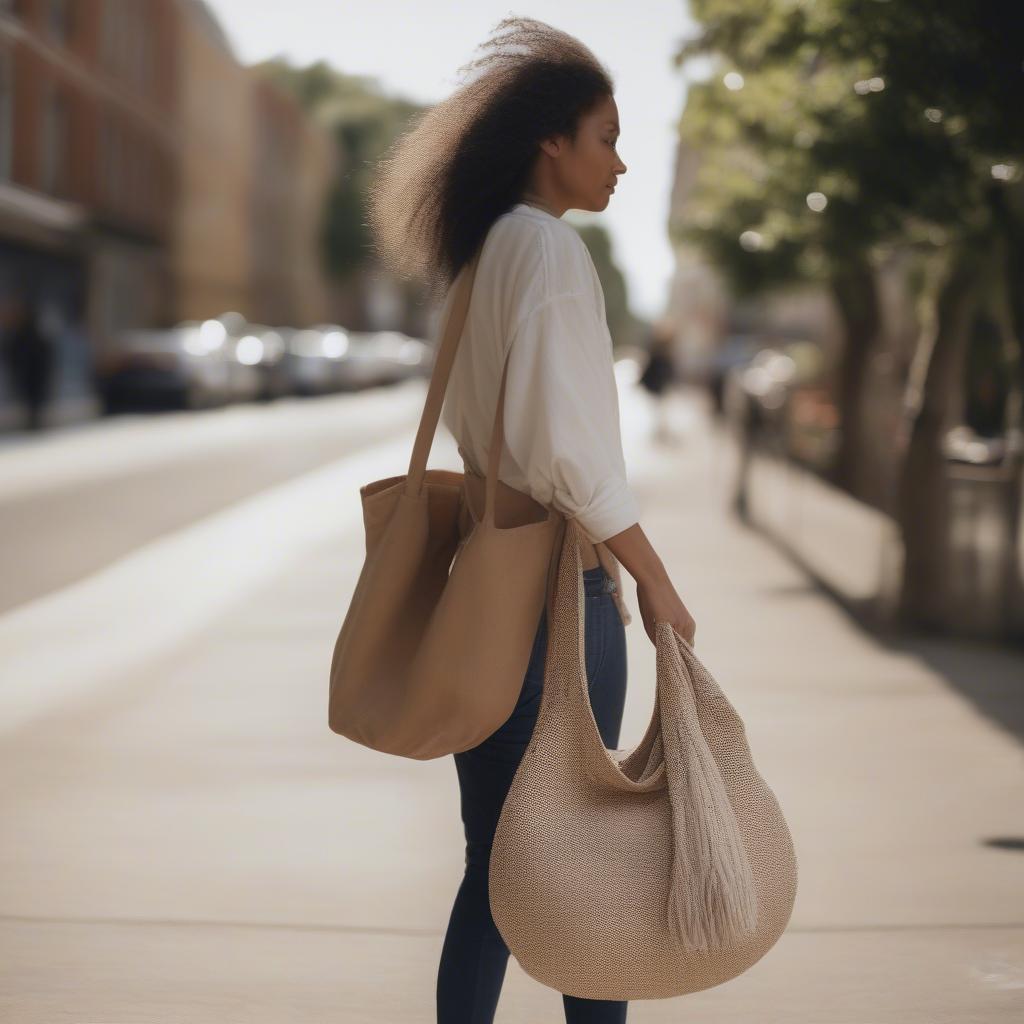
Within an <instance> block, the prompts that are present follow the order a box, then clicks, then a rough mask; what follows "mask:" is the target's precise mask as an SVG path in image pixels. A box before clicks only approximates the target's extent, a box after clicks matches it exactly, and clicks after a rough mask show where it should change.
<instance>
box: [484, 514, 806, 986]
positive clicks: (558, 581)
mask: <svg viewBox="0 0 1024 1024" xmlns="http://www.w3.org/2000/svg"><path fill="white" fill-rule="evenodd" d="M557 561H558V565H557V570H556V571H554V572H553V573H552V577H553V581H554V582H553V586H554V588H555V594H554V598H553V602H554V603H553V605H551V604H549V607H548V622H549V626H550V629H549V634H548V636H549V639H548V652H547V661H546V664H545V674H544V689H543V696H542V698H541V705H540V709H539V712H538V718H537V723H536V725H535V727H534V732H533V735H532V737H531V739H530V743H529V745H528V746H527V749H526V752H525V754H524V756H523V759H522V761H521V763H520V765H519V768H518V770H517V771H516V774H515V776H514V778H513V781H512V785H511V788H510V790H509V792H508V795H507V797H506V799H505V802H504V805H503V807H502V811H501V816H500V818H499V820H498V826H497V830H496V833H495V836H494V842H493V845H492V847H491V858H490V876H489V884H490V903H491V912H492V915H493V917H494V921H495V924H496V925H497V927H498V930H499V932H500V933H501V936H502V938H503V939H504V940H505V943H506V945H507V946H508V948H509V950H510V952H511V953H512V954H513V955H514V956H515V958H516V959H517V960H518V961H519V963H520V964H521V965H522V967H523V969H524V970H525V971H526V973H527V974H529V975H530V976H531V977H533V978H535V979H536V980H538V981H540V982H542V983H543V984H545V985H549V986H551V987H552V988H555V989H557V990H558V991H559V992H564V993H566V994H568V995H573V996H580V997H582V998H586V999H663V998H666V997H669V996H677V995H682V994H684V993H687V992H696V991H698V990H700V989H705V988H710V987H712V986H714V985H720V984H721V983H722V982H724V981H728V980H729V979H730V978H734V977H736V975H738V974H740V973H741V972H743V971H745V970H746V969H747V968H748V967H750V966H751V965H752V964H754V963H756V962H757V961H758V960H760V959H761V957H763V956H764V955H765V953H766V952H767V951H768V950H769V949H770V948H771V947H772V946H773V945H774V944H775V942H776V940H777V939H778V938H779V936H780V935H781V934H782V932H783V930H784V929H785V927H786V925H787V923H788V921H789V918H790V914H791V911H792V908H793V903H794V901H795V898H796V881H797V865H796V856H795V853H794V850H793V843H792V839H791V837H790V833H789V829H788V827H787V824H786V821H785V819H784V818H783V816H782V812H781V811H780V809H779V805H778V802H777V801H776V799H775V796H774V794H773V793H772V791H771V790H770V789H769V788H768V786H767V784H766V783H765V781H764V779H762V778H761V776H760V775H759V774H758V771H757V769H756V767H755V766H754V763H753V760H752V758H751V753H750V748H749V746H748V745H747V739H746V734H745V731H744V727H743V722H742V720H741V719H740V717H739V715H737V713H736V711H735V710H734V709H733V707H732V705H731V704H730V703H729V701H728V699H727V698H726V696H725V694H723V693H722V690H721V689H720V688H719V686H718V684H717V683H716V682H715V680H714V679H713V678H712V677H711V673H710V672H709V671H708V670H707V668H705V667H704V665H703V664H702V663H701V661H700V660H699V659H698V658H697V655H696V654H694V651H693V648H692V647H691V646H690V644H689V643H688V642H687V641H686V640H685V639H684V638H683V637H681V636H680V635H679V633H678V632H676V630H675V629H674V628H673V626H672V625H671V624H670V623H668V622H659V623H658V624H657V627H656V632H657V645H656V646H657V654H656V663H657V696H656V699H655V706H654V713H653V715H652V717H651V722H650V725H649V726H648V727H647V731H646V733H645V734H644V737H643V739H642V740H641V741H640V743H639V745H638V746H637V747H636V748H635V749H633V750H608V749H606V748H605V746H604V744H603V742H602V740H601V734H600V732H599V731H598V728H597V723H596V721H595V720H594V715H593V711H592V710H591V706H590V699H589V690H588V687H587V672H586V664H585V660H584V634H583V623H584V616H585V611H584V587H583V580H582V567H581V562H580V548H579V534H578V526H577V524H576V523H575V522H574V521H573V520H568V522H567V528H566V531H565V534H564V543H563V545H562V548H561V553H560V557H559V558H558V560H557Z"/></svg>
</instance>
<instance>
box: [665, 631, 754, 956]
mask: <svg viewBox="0 0 1024 1024" xmlns="http://www.w3.org/2000/svg"><path fill="white" fill-rule="evenodd" d="M658 629H659V630H661V629H665V630H667V631H668V637H667V638H665V639H666V640H667V641H668V642H667V643H662V644H660V645H659V647H658V651H659V658H660V659H667V662H666V663H665V664H662V665H660V666H659V670H658V676H659V678H660V679H669V680H674V681H676V682H677V684H678V685H677V686H676V687H675V690H676V694H677V695H678V699H677V700H668V701H666V700H664V699H663V698H659V699H660V700H661V708H662V737H663V744H662V745H663V747H664V756H665V771H666V777H667V780H668V789H669V800H670V802H671V807H672V828H673V834H674V844H673V854H672V875H671V881H670V883H669V892H668V928H669V933H670V934H671V936H672V937H673V939H675V941H677V942H679V943H680V944H681V945H682V946H683V947H684V948H687V949H695V950H703V951H708V950H714V949H724V948H726V947H729V946H732V945H735V944H736V943H737V942H739V941H740V940H742V939H743V938H745V937H747V936H749V935H750V934H751V933H752V932H753V931H754V930H755V928H756V927H757V891H756V889H755V886H754V876H753V872H752V870H751V867H750V860H749V858H748V856H747V851H746V848H745V846H744V845H743V839H742V837H741V836H740V830H739V825H738V823H737V821H736V813H735V811H734V809H733V806H732V804H731V803H730V801H729V797H728V794H727V793H726V790H725V783H724V782H723V781H722V775H721V772H720V771H719V770H718V765H717V763H716V762H715V759H714V756H713V755H712V753H711V751H710V749H709V748H708V744H707V740H706V739H705V738H704V733H703V731H702V730H701V727H700V721H699V719H698V717H697V705H696V702H695V699H694V694H693V692H692V690H691V685H690V682H689V679H688V673H687V671H686V669H685V667H684V665H683V663H682V654H681V652H680V651H679V646H678V645H679V644H681V643H686V641H685V640H683V639H682V638H680V637H679V634H678V633H676V631H675V629H674V628H673V627H672V625H671V624H670V623H667V622H666V623H659V624H658ZM677 704H678V708H677V707H675V705H677Z"/></svg>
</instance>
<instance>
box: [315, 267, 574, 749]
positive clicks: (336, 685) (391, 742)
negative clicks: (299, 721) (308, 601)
mask: <svg viewBox="0 0 1024 1024" xmlns="http://www.w3.org/2000/svg"><path fill="white" fill-rule="evenodd" d="M479 257H480V250H478V251H477V253H476V255H475V256H474V257H473V259H472V260H471V261H470V262H469V263H468V264H467V265H466V266H465V267H464V268H463V270H462V271H460V274H459V276H458V277H457V279H456V280H455V282H453V284H452V287H453V288H455V289H456V291H455V294H454V295H453V297H452V306H451V311H450V313H449V317H448V320H447V323H446V325H445V332H444V337H443V340H442V342H441V345H440V347H439V349H438V352H437V355H436V358H435V362H434V368H433V371H432V373H431V378H430V386H429V388H428V390H427V397H426V401H425V403H424V406H423V413H422V416H421V418H420V424H419V430H418V431H417V434H416V441H415V444H414V446H413V451H412V458H411V460H410V463H409V471H408V473H407V474H405V475H401V476H391V477H386V478H384V479H380V480H375V481H373V482H372V483H368V484H365V485H364V486H363V487H361V488H360V489H359V494H360V498H361V501H362V509H363V525H364V531H365V534H366V556H365V559H364V562H363V566H362V569H361V571H360V574H359V579H358V581H357V582H356V586H355V591H354V593H353V595H352V598H351V601H350V603H349V607H348V610H347V612H346V614H345V617H344V620H343V622H342V624H341V629H340V631H339V633H338V637H337V640H336V641H335V645H334V653H333V656H332V659H331V671H330V695H329V699H328V722H329V725H330V728H331V730H332V731H333V732H336V733H338V734H340V735H342V736H346V737H348V738H349V739H351V740H354V741H355V742H356V743H361V744H363V745H365V746H367V747H372V748H373V749H374V750H380V751H382V752H384V753H388V754H399V755H402V756H404V757H411V758H416V759H419V760H428V759H430V758H435V757H443V756H444V755H446V754H453V753H456V752H459V751H462V750H467V749H469V748H470V747H474V746H476V745H477V744H478V743H480V742H482V741H483V740H485V739H486V738H487V737H488V736H489V735H490V734H491V733H493V732H494V731H495V730H496V729H497V728H498V727H499V726H500V725H501V724H502V723H503V722H504V721H505V720H506V719H507V718H508V716H509V715H510V714H511V713H512V710H513V708H514V707H515V704H516V701H517V700H518V698H519V693H520V691H521V689H522V685H523V678H524V676H525V675H526V669H527V666H528V664H529V661H530V653H531V651H532V648H533V640H534V636H535V635H536V632H537V626H538V623H539V622H540V616H541V613H542V611H543V608H544V601H545V597H546V594H547V589H548V586H549V581H550V577H551V575H552V573H553V569H552V566H553V563H554V555H555V554H556V553H557V551H558V549H559V540H560V537H561V535H562V532H563V530H564V524H565V521H566V520H565V517H564V516H563V515H562V514H561V513H559V512H558V511H557V510H555V509H549V508H547V507H546V506H544V505H542V504H541V503H539V502H537V501H535V500H534V499H533V498H532V497H530V496H529V495H526V494H524V493H522V492H521V491H518V490H516V489H515V488H512V487H509V486H508V485H507V484H505V483H502V482H501V481H499V480H498V465H499V459H500V454H501V449H502V444H503V442H504V429H503V423H502V415H503V411H504V404H505V378H506V375H507V371H508V359H507V357H506V361H505V365H504V369H503V370H502V376H501V385H500V388H499V393H498V403H497V409H496V411H495V414H494V428H493V430H492V433H491V446H490V452H489V458H488V465H487V475H486V479H485V480H481V479H480V477H479V476H478V475H476V474H468V473H458V472H454V471H452V470H444V469H429V470H428V469H427V468H426V463H427V456H428V455H429V453H430V447H431V445H432V443H433V440H434V434H435V432H436V430H437V422H438V419H439V418H440V415H441V407H442V402H443V400H444V393H445V389H446V388H447V386H448V378H449V376H450V374H451V368H452V364H453V363H454V360H455V353H456V350H457V347H458V343H459V339H460V337H461V335H462V330H463V326H464V324H465V320H466V313H467V310H468V308H469V300H470V296H471V294H472V289H473V281H474V279H475V277H476V268H477V263H478V261H479ZM460 451H461V448H460ZM464 468H465V465H464ZM481 499H482V504H483V507H482V508H481V507H480V506H481Z"/></svg>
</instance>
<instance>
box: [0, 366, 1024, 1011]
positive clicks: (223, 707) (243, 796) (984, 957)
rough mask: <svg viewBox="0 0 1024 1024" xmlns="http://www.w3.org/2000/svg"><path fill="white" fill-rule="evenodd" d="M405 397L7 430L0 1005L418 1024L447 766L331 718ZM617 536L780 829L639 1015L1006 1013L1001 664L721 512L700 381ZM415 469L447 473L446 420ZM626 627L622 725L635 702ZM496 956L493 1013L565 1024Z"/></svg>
mask: <svg viewBox="0 0 1024 1024" xmlns="http://www.w3.org/2000/svg"><path fill="white" fill-rule="evenodd" d="M424 387H425V384H424V382H422V381H416V382H410V383H408V384H403V385H401V386H398V387H396V388H393V389H385V390H376V391H374V390H371V391H367V392H363V393H360V394H357V395H347V396H336V397H330V398H325V399H317V400H315V401H309V402H298V401H283V402H279V403H274V404H272V405H267V406H259V405H252V406H238V407H234V408H230V409H226V410H220V411H212V412H204V413H199V414H187V413H186V414H174V415H167V416H158V417H145V416H137V417H125V418H123V419H121V418H118V419H115V420H114V421H100V422H97V423H94V424H88V425H85V426H81V427H78V428H75V429H73V430H67V431H61V432H54V433H53V434H51V435H48V436H44V437H41V438H38V439H33V440H31V441H25V442H21V443H9V444H6V445H5V446H4V447H3V449H2V450H0V467H2V468H0V532H2V536H3V565H4V570H5V571H4V573H3V574H2V576H0V658H2V662H0V674H2V685H0V735H2V745H0V815H2V818H3V821H4V826H5V827H4V829H3V834H2V838H0V858H2V872H0V885H2V889H0V979H2V980H0V1019H2V1020H3V1021H5V1022H8V1021H9V1022H11V1024H44V1022H45V1024H53V1022H58V1021H69V1022H72V1021H73V1022H80V1024H84V1022H101V1021H102V1022H103V1024H141V1022H147V1024H149V1022H160V1024H165V1022H166V1024H172V1022H174V1024H177V1022H186V1021H187V1022H188V1024H225V1022H239V1024H242V1022H244V1024H263V1022H266V1024H286V1022H295V1024H299V1022H302V1024H313V1022H315V1024H327V1022H335V1021H336V1022H339V1024H369V1022H374V1024H405V1022H410V1024H411V1022H417V1024H427V1022H431V1021H433V1020H434V992H435V989H434V986H435V979H436V969H437V961H438V957H439V954H440V950H441V944H442V941H443V937H444V929H445V926H446V924H447V920H448V913H449V910H450V907H451V902H452V899H453V898H454V895H455V892H456V890H457V888H458V884H459V881H460V878H461V872H462V866H463V837H462V826H461V822H460V820H459V803H458V788H457V782H456V775H455V770H454V766H453V763H452V760H451V758H442V759H438V760H437V761H431V762H413V761H407V760H405V759H399V758H394V757H388V756H386V755H382V754H378V753H376V752H373V751H370V750H368V749H366V748H363V747H360V746H358V745H356V744H353V743H352V742H350V741H348V740H346V739H344V738H342V737H340V736H337V735H335V734H333V733H331V732H330V731H329V729H328V727H327V719H326V709H327V673H328V667H329V662H330V657H331V651H332V645H333V642H334V638H335V635H336V633H337V630H338V628H339V626H340V623H341V620H342V617H343V615H344V611H345V607H346V601H347V599H348V596H349V595H350V594H351V590H352V588H353V586H354V584H355V580H356V577H357V575H358V572H359V569H360V566H361V562H362V555H363V532H362V522H361V511H360V507H359V500H358V488H359V486H360V485H361V484H363V483H367V482H369V481H370V480H372V479H376V478H378V477H384V476H388V475H391V474H397V473H402V472H405V470H406V468H407V466H408V459H409V455H410V452H411V448H412V440H413V435H414V433H415V429H416V424H417V422H418V416H419V413H420V410H421V407H422V401H423V395H424ZM620 390H621V409H622V423H623V441H624V447H625V453H626V462H627V466H628V468H629V473H630V481H631V483H632V486H633V488H634V490H635V493H636V495H637V497H638V499H639V501H640V504H641V507H642V509H643V519H642V525H643V527H644V529H645V531H646V532H647V534H648V536H649V537H650V538H651V541H652V543H653V544H654V546H655V548H656V549H657V550H658V551H659V553H660V554H661V556H662V558H663V560H664V561H665V562H666V564H667V565H668V566H669V567H670V570H671V572H672V575H673V580H674V582H675V585H676V587H677V589H678V591H679V593H680V595H681V596H682V598H683V600H684V601H685V602H686V604H687V606H688V608H689V609H690V611H691V612H692V614H693V615H694V617H695V618H696V620H697V624H698V627H697V643H696V651H697V653H698V655H699V656H700V657H701V658H702V660H703V661H704V663H705V664H706V665H707V666H708V668H709V669H710V670H711V671H712V673H713V674H714V676H715V678H716V679H717V681H718V682H719V683H720V685H721V686H722V688H723V689H724V690H725V692H726V693H727V694H728V696H729V698H730V700H731V701H732V702H733V704H734V705H735V706H736V708H737V710H738V711H739V712H740V714H741V715H742V716H743V718H744V721H745V724H746V729H747V735H748V739H749V742H750V745H751V749H752V752H753V755H754V759H755V763H756V765H757V767H758V769H759V771H760V772H761V774H762V775H763V776H764V778H765V779H766V780H767V782H768V783H769V785H770V786H771V787H772V789H773V790H774V792H775V794H776V796H777V797H778V800H779V803H780V805H781V807H782V810H783V812H784V814H785V815H786V818H787V821H788V823H789V826H790V828H791V830H792V833H793V839H794V844H795V847H796V852H797V857H798V864H799V888H798V894H797V901H796V906H795V908H794V912H793V917H792V920H791V923H790V926H789V928H788V929H787V931H786V932H785V933H784V934H783V936H782V937H781V939H780V940H779V942H778V943H777V945H776V946H775V947H774V948H773V949H772V950H771V951H770V952H769V953H768V954H767V955H766V956H765V957H764V959H763V960H761V961H760V962H759V963H757V964H755V965H754V966H753V967H752V968H751V969H750V970H749V971H747V972H746V973H745V974H743V975H741V976H740V977H738V978H737V979H735V980H733V981H732V982H729V983H727V984H725V985H723V986H720V987H718V988H714V989H710V990H706V991H704V992H699V993H695V994H692V995H690V996H686V997H681V998H680V999H678V1000H675V999H673V1000H661V1001H648V1002H637V1003H634V1004H632V1005H631V1007H630V1011H629V1019H630V1021H633V1022H642V1021H650V1022H661V1021H664V1022H669V1021H693V1022H702V1024H710V1022H714V1024H726V1022H728V1024H740V1022H744V1024H754V1022H756V1024H761V1022H765V1024H767V1022H779V1024H782V1022H785V1024H804V1022H806V1024H833V1022H834V1024H883V1022H884V1024H889V1022H892V1024H926V1022H927V1024H935V1022H947V1021H948V1022H950V1024H972V1022H978V1024H990V1022H991V1024H995V1022H1004V1021H1005V1022H1011V1021H1019V1020H1020V1019H1021V1018H1022V1015H1024V786H1022V761H1021V743H1022V735H1021V731H1020V729H1021V722H1022V708H1024V686H1022V682H1024V660H1022V658H1021V657H1020V656H1019V655H1015V654H1014V653H1013V652H1011V651H1010V650H1009V649H1008V648H1004V647H999V646H997V645H994V644H993V645H988V644H983V643H969V642H961V641H953V640H949V641H944V640H939V639H933V640H923V639H905V640H901V641H899V642H889V643H887V644H883V643H882V642H880V641H879V640H878V639H876V638H873V637H872V636H870V635H867V634H865V633H864V632H863V631H862V630H861V629H860V628H859V627H858V626H857V624H856V623H854V622H853V621H852V620H851V619H850V618H849V617H848V616H847V615H845V614H844V613H843V612H842V611H841V609H839V608H838V607H837V606H836V604H835V603H834V602H832V601H831V600H830V599H829V597H828V596H827V595H826V594H825V593H823V592H822V591H821V590H819V589H817V588H815V587H814V586H813V585H812V584H811V583H810V581H809V580H808V579H807V578H806V577H805V576H804V574H803V573H801V572H800V571H799V569H797V568H796V567H795V566H794V565H793V564H791V562H790V561H789V560H787V559H786V557H785V556H784V554H783V553H782V552H780V551H779V550H778V549H777V548H776V547H775V546H773V545H772V544H771V543H770V542H769V541H767V540H766V539H765V538H763V537H762V536H760V535H758V534H757V533H755V532H753V531H750V530H748V529H746V528H744V526H743V525H742V524H740V523H738V522H737V521H736V520H735V519H734V518H733V516H732V514H731V513H730V511H729V509H728V504H727V496H728V493H729V489H730V483H731V476H732V471H733V468H734V464H735V453H734V451H733V449H732V446H731V442H730V441H729V439H728V438H727V437H726V436H725V435H723V434H722V433H721V432H720V430H719V428H718V427H717V426H715V425H714V424H713V423H712V422H711V421H710V420H709V418H708V415H707V413H706V411H705V406H704V404H703V402H702V401H701V400H700V399H699V398H696V397H693V396H690V395H688V394H685V393H684V394H683V395H682V396H680V397H679V398H678V400H677V404H676V406H675V407H674V409H673V413H674V418H673V422H674V425H675V427H676V429H677V431H678V434H679V442H678V444H676V445H675V446H653V445H651V444H650V443H649V441H648V439H647V431H648V410H647V408H646V407H645V406H644V404H643V402H642V398H643V396H642V395H641V394H639V393H638V392H637V390H636V389H633V388H632V387H623V388H621V389H620ZM429 465H431V466H449V467H452V468H454V467H456V466H457V465H458V457H457V454H456V451H455V445H454V443H453V442H452V440H451V438H450V437H449V436H448V434H447V433H446V431H444V429H443V428H439V430H438V433H437V436H436V438H435V442H434V447H433V451H432V453H431V457H430V460H429ZM624 577H625V584H626V586H625V590H626V593H625V597H626V600H627V603H628V604H629V606H630V609H631V610H632V611H633V613H634V619H633V622H632V623H631V625H630V626H629V627H628V631H627V632H628V641H629V646H630V663H629V680H630V689H629V697H628V701H627V709H626V718H625V721H624V724H623V729H622V740H621V744H622V746H623V747H626V746H632V745H634V744H635V743H636V742H638V741H639V739H640V737H641V735H642V734H643V732H644V729H645V727H646V725H647V722H648V720H649V717H650V713H651V707H652V702H653V693H654V690H653V687H654V648H653V646H652V645H651V644H650V641H649V640H648V639H647V637H646V634H645V633H644V630H643V624H642V622H641V621H640V616H639V612H638V611H637V606H636V593H635V586H634V585H633V584H632V581H631V580H630V579H629V577H628V576H626V575H625V574H624ZM561 1012H562V1011H561V998H560V996H559V994H558V993H556V992H554V991H553V990H550V989H546V988H544V987H543V986H541V985H539V984H538V983H537V982H535V981H534V980H533V979H531V978H530V977H528V976H527V975H525V974H524V973H523V972H522V970H521V969H520V968H519V967H518V965H517V964H516V963H515V961H514V960H510V963H509V968H508V973H507V976H506V980H505V986H504V990H503V994H502V998H501V1002H500V1005H499V1009H498V1014H497V1020H498V1021H499V1022H503V1024H527V1022H529V1024H540V1022H543V1021H552V1022H554V1021H557V1020H561Z"/></svg>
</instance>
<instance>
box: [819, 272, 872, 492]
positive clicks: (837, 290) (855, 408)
mask: <svg viewBox="0 0 1024 1024" xmlns="http://www.w3.org/2000/svg"><path fill="white" fill-rule="evenodd" d="M830 287H831V289H832V296H833V298H834V300H835V302H836V306H837V307H838V309H839V314H840V317H841V319H842V323H843V347H842V355H841V357H840V363H839V379H838V392H837V395H836V403H837V406H838V413H839V450H838V452H837V456H836V461H835V464H834V466H833V468H832V471H831V473H830V474H829V476H830V478H831V479H832V482H833V483H835V484H836V485H837V486H839V487H843V488H844V489H845V490H847V491H849V493H850V494H852V495H853V496H854V497H856V498H862V499H865V500H868V499H870V497H871V496H870V495H868V494H867V493H866V492H867V490H868V478H869V474H868V473H867V467H866V459H867V458H868V457H869V445H868V444H867V441H866V438H865V433H864V427H863V416H864V401H863V396H864V384H865V380H866V378H867V368H868V362H869V359H870V357H871V353H872V351H873V349H874V347H875V342H876V339H877V337H878V330H879V325H880V322H881V314H880V311H879V299H878V284H877V282H876V280H875V275H874V272H873V270H872V268H871V265H870V264H869V263H868V262H867V260H858V261H857V262H855V263H853V264H851V265H849V266H847V267H845V268H844V269H843V270H842V271H840V272H839V273H837V274H836V275H834V276H833V278H832V280H831V282H830Z"/></svg>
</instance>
